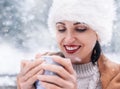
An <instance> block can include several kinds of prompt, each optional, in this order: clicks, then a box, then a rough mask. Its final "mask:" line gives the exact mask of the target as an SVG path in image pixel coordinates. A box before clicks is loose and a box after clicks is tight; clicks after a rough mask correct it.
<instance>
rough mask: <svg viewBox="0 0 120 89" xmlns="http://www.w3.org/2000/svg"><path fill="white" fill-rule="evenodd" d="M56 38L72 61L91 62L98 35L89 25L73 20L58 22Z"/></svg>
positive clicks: (79, 62) (61, 48) (76, 62)
mask: <svg viewBox="0 0 120 89" xmlns="http://www.w3.org/2000/svg"><path fill="white" fill-rule="evenodd" d="M56 38H57V42H58V46H59V48H60V50H61V51H62V52H63V54H64V55H65V57H66V58H70V59H71V61H72V63H75V64H83V63H88V62H90V60H91V54H92V50H93V48H94V46H95V43H96V40H97V36H96V33H95V31H93V30H92V29H91V28H90V27H89V26H88V25H86V24H84V23H80V22H72V21H62V22H57V23H56Z"/></svg>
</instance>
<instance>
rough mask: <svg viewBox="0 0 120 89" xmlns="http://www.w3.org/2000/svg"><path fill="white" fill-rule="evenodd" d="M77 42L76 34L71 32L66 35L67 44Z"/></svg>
mask: <svg viewBox="0 0 120 89" xmlns="http://www.w3.org/2000/svg"><path fill="white" fill-rule="evenodd" d="M74 42H75V35H74V33H72V32H69V33H67V34H66V36H65V43H66V44H72V43H74Z"/></svg>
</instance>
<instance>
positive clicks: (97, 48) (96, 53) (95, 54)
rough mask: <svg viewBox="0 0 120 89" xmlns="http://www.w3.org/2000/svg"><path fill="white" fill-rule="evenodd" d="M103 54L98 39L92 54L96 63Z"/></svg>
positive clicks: (93, 61)
mask: <svg viewBox="0 0 120 89" xmlns="http://www.w3.org/2000/svg"><path fill="white" fill-rule="evenodd" d="M100 54H101V46H100V43H99V42H98V41H96V44H95V47H94V48H93V51H92V55H91V61H92V63H93V64H94V65H95V62H96V61H98V59H99V57H100Z"/></svg>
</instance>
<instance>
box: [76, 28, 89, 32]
mask: <svg viewBox="0 0 120 89" xmlns="http://www.w3.org/2000/svg"><path fill="white" fill-rule="evenodd" d="M86 30H87V29H86V28H76V31H77V32H85V31H86Z"/></svg>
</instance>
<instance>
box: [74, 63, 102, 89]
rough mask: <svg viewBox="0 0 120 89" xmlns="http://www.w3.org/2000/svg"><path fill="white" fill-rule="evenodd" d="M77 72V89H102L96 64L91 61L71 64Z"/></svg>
mask: <svg viewBox="0 0 120 89" xmlns="http://www.w3.org/2000/svg"><path fill="white" fill-rule="evenodd" d="M73 68H74V70H75V71H76V73H77V81H78V85H77V87H78V89H102V88H101V82H100V74H99V70H98V66H97V64H96V65H93V64H92V63H91V62H90V63H87V64H81V65H73Z"/></svg>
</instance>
